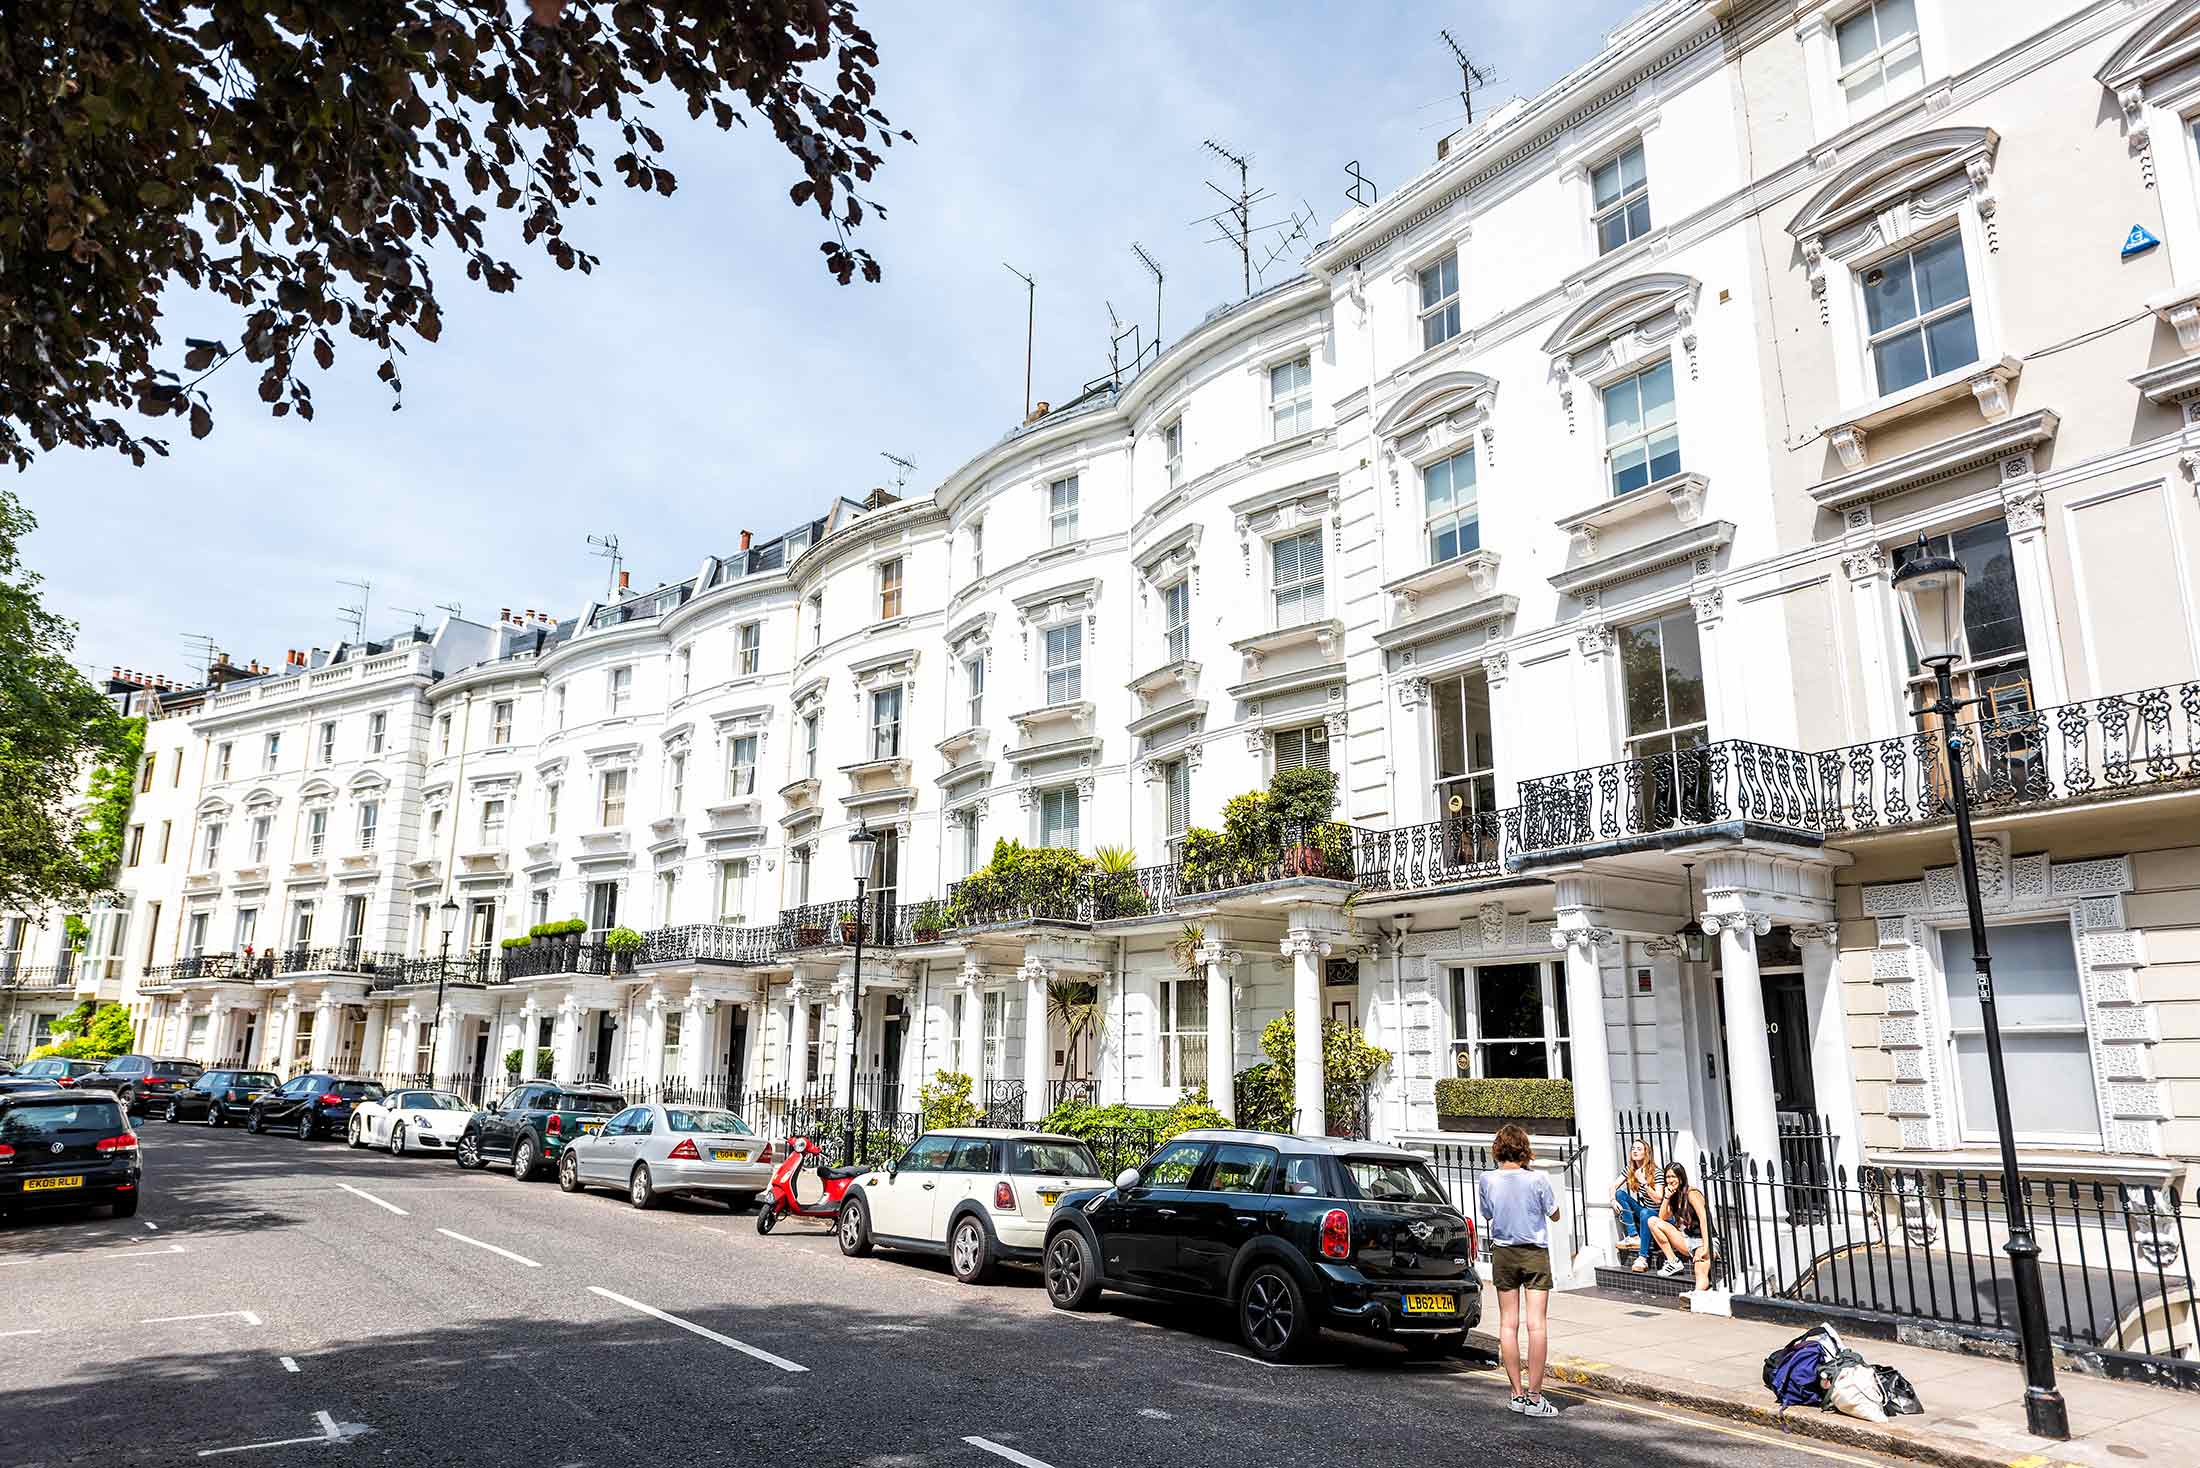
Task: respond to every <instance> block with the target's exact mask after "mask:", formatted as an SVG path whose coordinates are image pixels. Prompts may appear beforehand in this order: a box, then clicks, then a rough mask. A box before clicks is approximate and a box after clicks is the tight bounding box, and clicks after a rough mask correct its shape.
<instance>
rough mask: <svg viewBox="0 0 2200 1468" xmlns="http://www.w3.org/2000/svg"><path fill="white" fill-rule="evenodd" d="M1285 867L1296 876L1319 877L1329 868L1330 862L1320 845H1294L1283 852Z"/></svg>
mask: <svg viewBox="0 0 2200 1468" xmlns="http://www.w3.org/2000/svg"><path fill="white" fill-rule="evenodd" d="M1283 869H1284V871H1285V872H1286V873H1287V874H1289V875H1290V876H1294V877H1318V876H1321V875H1322V874H1323V873H1325V872H1326V871H1328V870H1329V863H1328V862H1327V861H1325V860H1323V858H1322V854H1321V849H1320V848H1319V847H1314V846H1294V847H1292V848H1291V849H1290V850H1289V851H1286V852H1285V853H1284V854H1283Z"/></svg>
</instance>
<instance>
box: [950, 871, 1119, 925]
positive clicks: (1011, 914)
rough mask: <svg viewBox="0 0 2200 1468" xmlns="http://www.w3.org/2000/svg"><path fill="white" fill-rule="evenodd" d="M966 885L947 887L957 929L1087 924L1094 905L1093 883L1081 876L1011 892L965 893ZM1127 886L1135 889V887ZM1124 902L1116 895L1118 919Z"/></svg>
mask: <svg viewBox="0 0 2200 1468" xmlns="http://www.w3.org/2000/svg"><path fill="white" fill-rule="evenodd" d="M968 886H969V884H968V883H965V882H950V883H948V884H947V903H946V910H947V911H948V912H949V913H952V914H954V919H953V921H954V925H955V926H957V927H962V928H985V927H992V926H995V925H997V924H1000V923H1028V922H1052V923H1090V922H1091V921H1092V920H1093V914H1094V912H1095V910H1096V906H1097V904H1096V901H1095V897H1094V892H1093V884H1092V882H1091V880H1090V878H1089V877H1087V876H1085V875H1082V874H1080V875H1078V876H1076V877H1073V878H1071V879H1069V880H1067V881H1064V882H1062V883H1060V884H1044V883H1040V882H1037V881H1028V882H1025V883H1023V884H1021V885H1019V886H1018V887H1017V888H1016V890H1014V891H1012V892H991V891H987V892H973V891H969V890H967V889H968ZM1130 886H1131V887H1135V884H1130ZM1111 890H1112V889H1111ZM1124 900H1125V899H1124V898H1123V897H1122V896H1121V895H1120V894H1118V896H1117V898H1116V901H1117V903H1118V912H1117V915H1118V916H1121V915H1123V914H1122V913H1121V911H1120V904H1121V902H1122V901H1124Z"/></svg>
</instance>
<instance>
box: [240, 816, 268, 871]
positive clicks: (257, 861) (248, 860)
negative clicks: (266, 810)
mask: <svg viewBox="0 0 2200 1468" xmlns="http://www.w3.org/2000/svg"><path fill="white" fill-rule="evenodd" d="M274 829H275V818H274V817H273V816H254V817H253V818H252V827H251V837H250V839H249V840H248V842H247V843H246V845H247V855H246V857H245V865H247V866H255V867H264V866H266V865H267V838H268V833H269V832H271V831H273V830H274Z"/></svg>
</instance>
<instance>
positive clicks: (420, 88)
mask: <svg viewBox="0 0 2200 1468" xmlns="http://www.w3.org/2000/svg"><path fill="white" fill-rule="evenodd" d="M4 14H5V17H6V23H5V24H4V25H0V138H5V139H6V140H7V148H8V152H7V167H6V169H5V175H6V178H7V187H6V188H5V190H0V462H7V463H14V464H16V465H17V466H19V467H20V466H23V465H26V464H28V463H29V462H30V460H31V459H32V457H34V455H35V453H36V452H37V451H39V450H50V449H52V448H54V447H55V446H56V445H58V444H62V443H68V444H74V445H76V446H78V447H91V446H107V447H112V448H115V449H117V450H119V451H120V452H122V453H125V454H127V455H129V456H130V458H131V459H132V460H134V461H135V462H137V463H140V464H142V463H144V462H145V454H146V452H147V451H148V450H150V451H151V452H154V453H159V454H165V453H166V452H167V451H168V450H167V445H166V444H165V442H163V441H161V440H158V439H152V438H143V439H141V438H139V437H137V436H136V435H134V434H133V433H131V432H129V431H128V430H126V429H125V428H124V427H123V426H122V424H121V423H120V422H119V421H118V420H117V419H116V418H115V417H113V416H112V412H113V410H116V409H123V408H135V409H136V410H137V411H139V412H141V413H146V414H150V415H155V416H159V415H174V416H177V417H185V418H187V419H188V420H189V423H190V428H191V433H192V435H193V436H194V437H204V436H205V435H206V434H207V433H208V432H209V431H210V430H211V429H212V427H213V410H212V404H211V402H210V400H209V398H208V396H207V394H206V392H205V391H204V390H203V389H201V388H200V387H199V386H198V382H199V380H200V379H201V378H203V376H204V375H205V374H206V373H207V372H209V371H210V370H212V369H213V368H215V367H217V366H219V365H221V364H222V363H224V362H226V361H229V360H230V359H231V358H232V356H233V355H242V356H243V357H245V358H246V359H248V360H250V361H252V362H255V363H257V364H259V369H260V381H259V393H260V397H261V399H262V400H263V401H265V402H267V403H268V404H270V405H271V406H272V411H273V412H274V413H275V415H276V416H278V417H280V416H283V415H285V414H287V413H289V412H291V411H292V410H296V412H297V413H298V415H299V416H300V417H304V418H311V417H312V416H313V397H312V393H311V391H310V390H309V389H308V387H307V386H306V383H305V382H304V380H303V379H302V378H301V377H300V375H299V369H300V368H301V367H302V366H303V363H304V359H305V358H306V357H307V356H308V355H310V356H311V357H312V359H313V360H314V362H315V363H316V364H318V365H319V366H320V367H321V369H322V370H324V371H325V370H327V369H328V368H329V367H330V365H331V364H332V363H333V362H334V361H335V356H336V338H337V336H338V334H339V333H340V332H346V333H349V334H350V335H351V336H352V337H354V338H356V339H357V340H358V341H359V342H361V343H363V344H365V346H366V348H367V349H368V350H369V351H370V352H371V353H373V354H374V355H375V356H377V357H379V358H380V362H379V365H378V369H377V371H378V375H379V376H380V378H381V380H382V381H383V382H384V383H385V384H387V385H388V386H389V388H390V389H391V391H392V392H393V393H396V392H399V391H401V390H402V387H403V382H402V379H401V377H400V376H399V373H398V357H399V356H400V355H401V354H402V353H403V352H404V350H405V345H404V342H403V341H402V340H401V337H402V336H407V335H409V336H411V337H413V338H417V339H418V340H421V341H428V342H432V341H434V340H436V339H437V337H438V336H439V335H440V334H441V332H442V309H443V303H442V300H441V298H440V297H439V295H438V292H437V282H436V280H435V278H434V275H433V272H432V270H431V261H432V262H433V263H435V264H443V265H454V266H455V265H456V264H457V263H458V262H460V261H463V262H464V265H465V270H466V275H467V278H468V279H470V280H474V281H478V282H480V283H482V284H484V285H486V286H487V287H488V288H489V289H490V290H491V291H509V290H511V289H512V288H513V287H514V285H515V284H517V282H518V280H519V271H518V270H517V269H516V268H515V267H514V265H513V264H512V263H511V261H509V260H507V259H505V258H503V257H502V252H501V251H500V250H499V249H494V248H492V247H491V245H490V243H489V235H488V231H487V229H486V228H485V226H486V225H487V223H488V219H489V215H488V213H487V209H495V210H497V211H498V212H500V213H505V214H509V215H511V216H512V224H513V226H514V227H515V228H516V230H517V233H518V234H519V236H520V238H521V240H522V241H524V242H525V243H526V244H528V245H530V246H533V247H535V248H539V249H540V250H541V251H542V252H543V253H544V254H545V255H547V256H549V258H550V259H551V260H552V261H553V262H555V263H556V264H557V265H558V266H559V268H561V269H565V270H574V269H578V270H581V271H589V270H593V269H594V268H595V265H596V263H597V261H596V257H595V256H594V255H592V254H590V253H588V252H587V251H586V250H585V249H582V248H580V247H578V246H576V245H575V244H574V243H573V242H572V241H571V240H569V239H568V238H567V235H566V231H565V225H566V218H565V216H566V213H567V211H569V210H571V209H573V208H574V207H575V206H578V205H582V204H593V203H594V202H595V201H596V197H597V194H598V193H599V192H600V191H601V190H602V189H603V187H604V179H603V176H602V173H601V172H599V167H600V165H599V160H598V157H597V149H598V147H599V146H604V147H606V148H607V150H608V151H611V152H612V154H613V156H612V157H611V158H610V161H609V171H610V172H611V173H613V174H615V175H617V178H618V181H619V182H620V183H623V184H624V185H625V186H626V187H628V188H631V189H640V190H644V191H647V192H651V193H656V194H670V193H672V191H673V189H674V187H675V182H676V181H675V179H674V177H673V175H672V173H671V171H670V170H669V169H667V168H666V167H664V166H663V161H662V160H663V158H664V155H665V141H664V139H663V137H662V136H661V135H660V134H659V133H658V131H657V130H656V129H655V128H653V127H651V126H650V125H649V124H648V121H647V120H646V119H647V117H648V115H649V112H650V109H651V108H652V107H653V106H654V105H655V103H656V101H658V100H667V101H670V102H672V103H673V104H674V105H676V106H678V107H680V108H681V109H682V110H683V111H685V112H686V113H687V115H688V116H689V117H690V118H702V117H705V116H708V117H709V119H710V121H711V122H712V123H713V124H714V125H715V126H717V127H718V128H720V129H721V130H727V129H731V128H732V127H733V126H734V125H735V124H737V123H738V124H740V125H741V126H742V127H744V128H745V127H747V126H748V125H749V123H750V121H751V120H752V119H754V120H756V121H758V122H760V123H761V124H762V125H763V127H764V128H765V129H768V131H769V133H770V135H771V137H772V138H773V140H774V141H775V142H777V143H778V144H779V145H780V146H781V147H782V148H784V149H785V150H786V152H787V154H788V155H789V156H790V157H791V158H792V159H793V160H794V162H795V163H796V164H797V166H798V172H799V174H800V177H799V179H798V181H797V182H796V183H795V184H794V185H793V187H792V189H791V190H790V191H789V199H790V200H791V202H792V203H793V204H794V205H795V206H796V207H797V208H801V207H803V206H805V205H807V206H810V207H814V208H815V209H816V210H817V211H818V213H819V214H820V215H821V216H822V217H823V218H824V219H825V221H826V222H827V224H828V225H829V226H830V229H831V232H832V234H831V238H829V239H827V240H825V241H824V242H823V243H822V244H821V245H820V246H819V249H820V250H821V251H822V252H823V254H824V257H825V266H826V268H827V269H828V270H830V271H831V272H832V273H833V275H834V276H835V277H837V278H838V279H839V280H840V281H841V282H842V283H843V284H846V283H847V282H848V281H849V280H851V279H852V278H853V277H854V275H855V274H856V272H857V271H859V270H860V271H861V272H862V274H863V277H864V279H866V280H873V281H875V280H877V279H878V278H879V267H878V263H877V262H876V261H875V260H873V259H872V258H871V255H870V253H869V252H868V251H865V250H860V249H854V248H852V247H851V246H850V244H849V234H850V231H852V230H854V229H855V228H856V227H857V226H859V225H860V224H862V222H863V220H864V216H865V214H866V213H867V212H877V213H883V212H884V211H882V210H879V209H878V207H877V206H876V205H875V204H873V203H872V202H871V201H870V200H868V199H865V198H864V197H863V196H862V195H861V194H860V193H859V192H858V189H859V187H861V186H863V185H867V184H868V183H870V181H871V180H872V177H873V175H874V173H875V172H876V170H877V169H878V168H879V166H880V165H881V163H882V161H883V160H882V158H881V156H880V153H879V151H878V150H879V149H880V148H882V147H885V146H886V145H888V144H890V143H891V142H892V140H893V139H894V137H896V136H900V137H903V138H907V137H908V134H907V133H906V132H902V133H899V134H897V133H895V132H894V130H893V129H892V126H891V124H889V123H888V121H887V119H886V117H885V115H884V114H883V113H881V112H880V111H879V110H878V109H877V107H875V106H874V105H872V104H873V97H874V93H875V90H876V83H875V81H874V77H873V74H874V72H875V71H876V70H877V67H878V64H879V57H878V50H877V47H876V46H875V45H874V44H873V42H872V40H871V37H870V35H869V33H868V32H866V31H865V30H864V29H863V27H862V26H861V25H860V24H858V22H857V17H856V9H855V5H854V3H853V0H744V3H742V4H740V5H722V4H708V3H693V0H657V3H645V0H621V3H617V4H603V3H596V0H526V3H525V4H517V3H513V0H316V3H314V4H296V3H278V4H275V5H272V6H266V5H206V4H202V3H197V0H9V3H8V4H7V6H6V7H5V10H4ZM484 206H487V208H486V209H485V208H484ZM725 206H726V201H723V200H721V201H716V203H715V207H725ZM171 284H180V285H183V286H186V287H189V288H190V289H192V290H194V291H198V292H203V293H205V294H206V295H208V296H211V297H214V298H217V299H218V300H220V301H222V302H226V303H227V304H228V306H229V307H230V308H233V309H234V310H235V312H236V313H237V316H238V317H239V318H241V320H240V323H239V327H238V333H237V335H238V342H239V345H238V346H237V348H236V349H235V352H234V353H233V352H232V351H231V349H230V348H229V347H228V346H226V345H225V344H224V343H222V342H220V341H215V340H208V339H206V337H207V336H212V335H214V334H215V333H214V332H212V331H209V332H207V333H206V335H205V336H202V337H186V338H184V341H183V344H182V345H183V348H184V350H183V352H182V353H181V361H180V363H179V362H177V360H176V358H177V354H176V352H175V350H174V347H173V345H172V343H171V342H170V341H169V339H168V337H167V334H166V333H164V331H163V329H162V315H163V307H164V306H166V307H167V308H168V314H170V315H171V316H173V315H175V314H179V313H178V311H177V309H176V308H177V306H178V304H179V303H176V302H172V301H171V302H164V301H163V299H162V296H163V292H164V290H165V289H166V288H167V287H168V286H170V285H171ZM175 366H180V367H181V369H182V372H183V373H186V374H191V375H190V377H189V379H188V380H186V378H185V377H183V376H180V375H179V374H178V373H177V372H176V371H174V370H171V369H172V368H173V367H175ZM34 446H35V447H34Z"/></svg>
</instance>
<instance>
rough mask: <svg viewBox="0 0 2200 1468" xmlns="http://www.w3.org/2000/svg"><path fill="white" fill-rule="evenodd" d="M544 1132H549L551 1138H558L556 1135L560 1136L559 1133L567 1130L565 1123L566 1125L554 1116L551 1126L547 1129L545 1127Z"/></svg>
mask: <svg viewBox="0 0 2200 1468" xmlns="http://www.w3.org/2000/svg"><path fill="white" fill-rule="evenodd" d="M543 1130H545V1131H547V1132H548V1133H550V1135H551V1136H553V1137H554V1136H556V1135H557V1134H558V1133H559V1132H562V1131H564V1130H565V1123H564V1122H563V1121H561V1120H559V1118H558V1117H556V1116H555V1115H553V1116H552V1117H551V1118H550V1125H549V1126H547V1127H545V1128H543Z"/></svg>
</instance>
